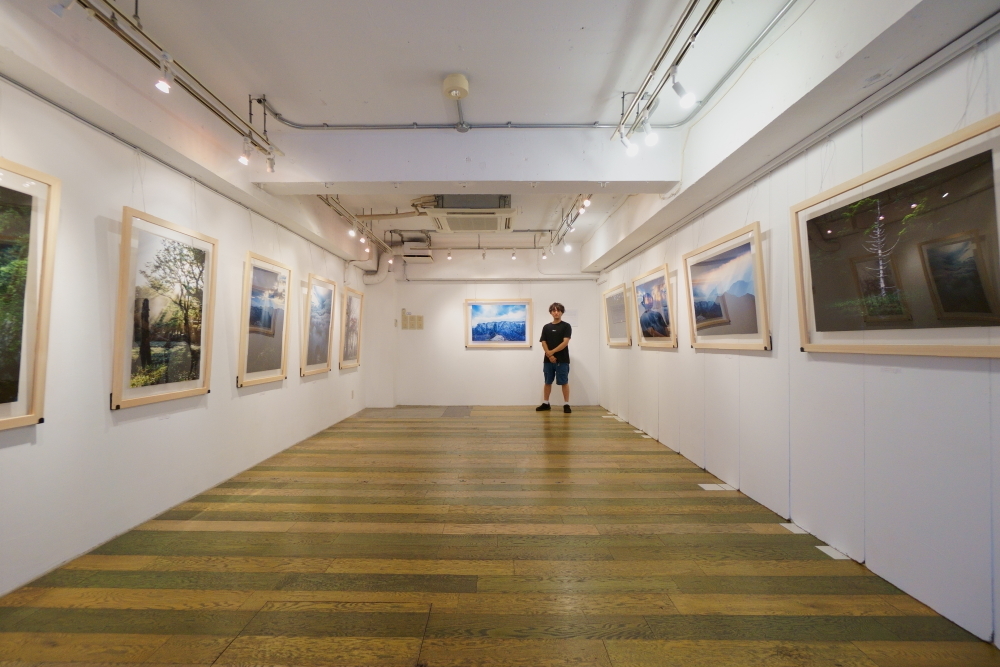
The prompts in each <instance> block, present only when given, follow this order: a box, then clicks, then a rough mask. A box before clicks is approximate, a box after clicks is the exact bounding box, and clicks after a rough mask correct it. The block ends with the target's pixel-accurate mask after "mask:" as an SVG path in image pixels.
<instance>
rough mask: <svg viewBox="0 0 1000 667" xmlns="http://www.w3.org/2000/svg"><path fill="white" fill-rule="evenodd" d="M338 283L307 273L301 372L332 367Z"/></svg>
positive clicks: (321, 371) (322, 370)
mask: <svg viewBox="0 0 1000 667" xmlns="http://www.w3.org/2000/svg"><path fill="white" fill-rule="evenodd" d="M336 293H337V283H335V282H333V281H332V280H327V279H325V278H321V277H319V276H317V275H313V274H309V284H308V286H307V287H306V296H307V298H308V305H307V308H306V321H305V326H304V327H303V328H304V330H305V336H304V340H303V342H302V353H303V354H302V356H303V359H302V368H301V374H302V375H303V376H305V375H313V374H315V373H323V372H326V371H329V370H330V369H332V368H333V363H332V361H333V354H332V352H333V303H334V298H335V296H336Z"/></svg>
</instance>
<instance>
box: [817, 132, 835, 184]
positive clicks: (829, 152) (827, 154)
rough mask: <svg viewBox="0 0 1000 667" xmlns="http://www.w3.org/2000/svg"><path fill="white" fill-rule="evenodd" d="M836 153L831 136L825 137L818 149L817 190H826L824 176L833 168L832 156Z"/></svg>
mask: <svg viewBox="0 0 1000 667" xmlns="http://www.w3.org/2000/svg"><path fill="white" fill-rule="evenodd" d="M836 154H837V143H836V142H835V141H834V140H833V137H827V138H826V140H825V141H824V142H823V145H822V147H820V149H819V191H820V192H825V191H826V178H827V176H829V175H830V170H831V169H832V168H833V158H834V156H835V155H836Z"/></svg>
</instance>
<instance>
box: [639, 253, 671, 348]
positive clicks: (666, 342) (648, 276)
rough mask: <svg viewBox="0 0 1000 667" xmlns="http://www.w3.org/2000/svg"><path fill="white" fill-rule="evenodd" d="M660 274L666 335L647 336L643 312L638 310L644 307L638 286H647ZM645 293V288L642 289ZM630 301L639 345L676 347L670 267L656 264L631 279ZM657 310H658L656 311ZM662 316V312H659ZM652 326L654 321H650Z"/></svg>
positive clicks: (652, 286)
mask: <svg viewBox="0 0 1000 667" xmlns="http://www.w3.org/2000/svg"><path fill="white" fill-rule="evenodd" d="M661 275H662V277H663V278H662V279H663V284H662V289H663V292H664V294H663V296H662V297H661V298H662V299H664V300H665V305H666V307H667V317H666V318H665V319H666V322H665V324H666V326H667V335H666V336H650V337H647V336H646V334H645V331H646V329H644V328H643V322H642V318H643V315H644V313H641V312H640V310H641V309H643V308H644V304H643V301H642V299H641V298H640V296H639V291H640V286H647V285H650V283H653V281H655V280H657V278H659V277H660V276H661ZM650 287H651V289H656V288H657V287H658V286H657V285H655V284H654V285H650ZM643 293H644V295H645V290H644V292H643ZM632 301H633V303H634V304H635V317H636V329H635V331H636V338H637V339H638V344H639V347H664V348H674V347H677V308H676V306H675V305H674V289H673V286H672V285H671V284H670V267H668V266H667V265H666V264H664V265H663V266H657V267H656V268H654V269H650V270H649V271H646V272H645V273H643V274H641V275H638V276H636V277H635V278H633V279H632ZM656 312H658V311H656ZM660 316H661V317H662V313H660ZM651 324H652V325H653V327H654V330H655V326H656V323H655V322H654V323H651Z"/></svg>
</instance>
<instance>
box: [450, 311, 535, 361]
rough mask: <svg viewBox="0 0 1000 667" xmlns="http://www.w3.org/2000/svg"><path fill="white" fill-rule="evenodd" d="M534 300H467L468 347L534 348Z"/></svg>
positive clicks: (466, 327)
mask: <svg viewBox="0 0 1000 667" xmlns="http://www.w3.org/2000/svg"><path fill="white" fill-rule="evenodd" d="M531 309H532V308H531V299H466V301H465V347H466V348H470V349H471V348H518V347H519V348H530V347H531V346H532V326H531Z"/></svg>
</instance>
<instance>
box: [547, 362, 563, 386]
mask: <svg viewBox="0 0 1000 667" xmlns="http://www.w3.org/2000/svg"><path fill="white" fill-rule="evenodd" d="M542 372H543V373H545V384H552V380H555V381H556V384H558V385H564V384H569V362H567V361H560V362H558V363H555V364H554V363H552V362H551V361H546V362H544V363H543V364H542Z"/></svg>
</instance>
